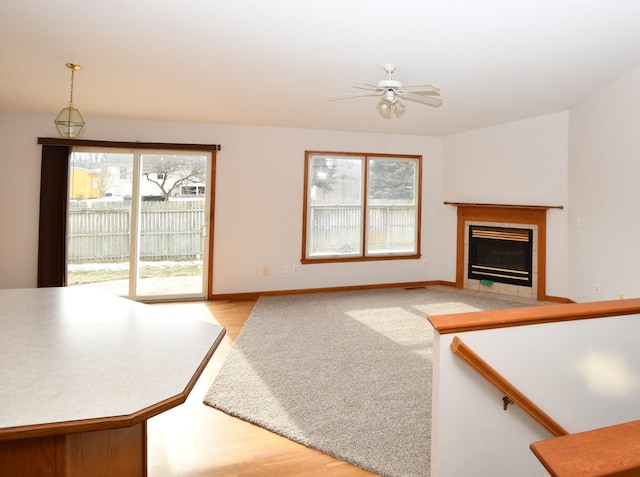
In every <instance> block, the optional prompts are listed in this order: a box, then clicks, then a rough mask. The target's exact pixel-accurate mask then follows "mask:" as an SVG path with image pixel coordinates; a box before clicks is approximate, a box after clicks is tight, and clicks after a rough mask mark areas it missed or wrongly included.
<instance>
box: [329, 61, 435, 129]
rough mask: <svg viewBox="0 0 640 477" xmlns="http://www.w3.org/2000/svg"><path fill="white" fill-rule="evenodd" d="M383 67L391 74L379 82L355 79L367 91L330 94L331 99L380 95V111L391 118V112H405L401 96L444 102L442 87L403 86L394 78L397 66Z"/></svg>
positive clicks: (426, 85) (424, 100)
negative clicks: (441, 94) (373, 82)
mask: <svg viewBox="0 0 640 477" xmlns="http://www.w3.org/2000/svg"><path fill="white" fill-rule="evenodd" d="M382 69H383V70H384V71H385V72H386V73H387V74H388V75H389V77H388V78H387V79H384V80H381V81H378V84H370V83H365V82H363V81H354V83H353V87H354V88H360V89H366V90H368V92H366V93H353V94H342V95H338V96H329V100H331V101H333V100H337V99H350V98H359V97H362V96H380V97H381V98H380V101H379V102H378V107H377V109H378V111H379V112H380V114H381V115H382V116H383V117H386V118H390V117H391V113H395V115H396V116H401V115H402V114H403V113H404V108H405V106H404V104H402V103H401V102H400V101H399V98H402V99H408V100H410V101H415V102H417V103H422V104H426V105H429V106H433V107H436V108H437V107H438V106H440V105H441V104H442V100H441V99H440V98H436V97H435V96H440V89H439V88H438V87H436V86H433V85H430V84H424V85H414V86H405V87H403V86H402V83H401V82H400V81H398V80H394V79H393V78H392V75H393V73H394V71H395V70H396V66H395V65H392V64H391V63H387V64H384V65H382Z"/></svg>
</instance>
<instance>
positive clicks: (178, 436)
mask: <svg viewBox="0 0 640 477" xmlns="http://www.w3.org/2000/svg"><path fill="white" fill-rule="evenodd" d="M254 305H255V301H254V300H247V301H209V302H198V303H179V304H163V305H154V306H173V307H176V312H177V313H185V314H189V315H193V316H197V317H201V318H203V319H207V320H210V321H212V322H214V323H217V324H220V325H222V326H224V327H225V328H226V329H227V334H226V336H225V338H224V340H223V342H222V343H221V344H220V346H219V347H218V350H217V351H216V352H215V354H214V355H213V358H212V359H211V361H210V362H209V364H208V365H207V367H206V369H205V370H204V372H203V373H202V376H201V377H200V379H199V380H198V382H197V384H196V385H195V387H194V389H193V391H192V392H191V394H190V395H189V398H188V399H187V401H186V402H185V403H184V404H182V405H181V406H178V407H176V408H174V409H171V410H169V411H167V412H164V413H162V414H160V415H158V416H156V417H153V418H151V419H149V421H148V475H149V477H196V476H197V477H204V476H225V477H226V476H231V477H233V476H238V477H256V476H318V475H323V476H336V477H355V476H374V475H377V474H373V473H371V472H367V471H364V470H362V469H360V468H358V467H355V466H352V465H350V464H347V463H344V462H341V461H339V460H337V459H335V458H333V457H330V456H328V455H325V454H323V453H321V452H318V451H316V450H313V449H309V448H307V447H304V446H302V445H300V444H296V443H294V442H292V441H290V440H288V439H285V438H284V437H280V436H278V435H276V434H273V433H271V432H269V431H267V430H265V429H262V428H261V427H258V426H254V425H252V424H249V423H247V422H244V421H242V420H240V419H236V418H233V417H230V416H228V415H226V414H224V413H223V412H220V411H218V410H216V409H213V408H211V407H209V406H206V405H205V404H203V403H202V400H203V399H204V395H205V394H206V392H207V390H208V389H209V386H210V385H211V383H212V382H213V379H214V377H215V376H216V374H217V372H218V370H219V369H220V367H221V365H222V363H223V362H224V359H225V357H226V356H227V354H228V352H229V350H230V349H231V346H232V344H233V342H234V341H235V339H236V337H237V336H238V334H239V333H240V330H241V329H242V327H243V326H244V324H245V322H246V320H247V318H248V316H249V313H250V312H251V310H252V309H253V306H254Z"/></svg>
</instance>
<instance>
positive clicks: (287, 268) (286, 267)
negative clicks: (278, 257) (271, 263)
mask: <svg viewBox="0 0 640 477" xmlns="http://www.w3.org/2000/svg"><path fill="white" fill-rule="evenodd" d="M282 273H284V274H285V275H286V274H287V273H289V265H282Z"/></svg>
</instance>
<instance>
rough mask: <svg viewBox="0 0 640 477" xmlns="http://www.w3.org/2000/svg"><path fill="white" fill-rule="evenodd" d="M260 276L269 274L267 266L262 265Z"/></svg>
mask: <svg viewBox="0 0 640 477" xmlns="http://www.w3.org/2000/svg"><path fill="white" fill-rule="evenodd" d="M262 276H263V277H268V276H269V267H262Z"/></svg>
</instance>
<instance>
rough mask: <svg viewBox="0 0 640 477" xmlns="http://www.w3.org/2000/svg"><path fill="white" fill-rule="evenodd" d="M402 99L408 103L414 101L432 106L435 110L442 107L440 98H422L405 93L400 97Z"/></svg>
mask: <svg viewBox="0 0 640 477" xmlns="http://www.w3.org/2000/svg"><path fill="white" fill-rule="evenodd" d="M402 98H403V99H408V100H410V101H415V102H417V103H422V104H427V105H429V106H433V107H434V108H437V107H438V106H441V105H442V100H441V99H440V98H433V97H431V96H422V95H419V94H415V93H406V94H403V95H402Z"/></svg>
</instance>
